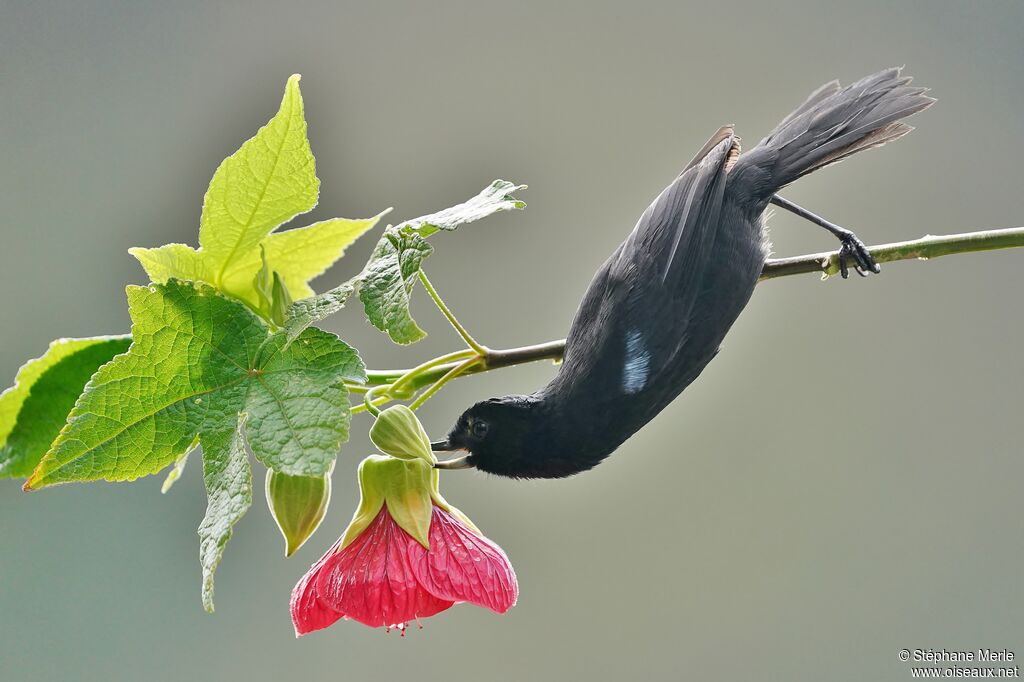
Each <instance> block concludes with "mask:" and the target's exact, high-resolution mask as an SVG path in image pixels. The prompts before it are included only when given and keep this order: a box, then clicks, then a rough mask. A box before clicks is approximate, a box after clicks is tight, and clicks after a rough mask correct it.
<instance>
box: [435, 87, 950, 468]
mask: <svg viewBox="0 0 1024 682" xmlns="http://www.w3.org/2000/svg"><path fill="white" fill-rule="evenodd" d="M924 93H925V89H924V88H916V87H911V86H910V78H908V77H904V76H901V75H900V70H899V69H887V70H885V71H882V72H880V73H877V74H874V75H872V76H868V77H867V78H864V79H862V80H860V81H857V82H856V83H854V84H853V85H850V86H847V87H845V88H840V86H839V83H837V82H832V83H827V84H826V85H823V86H822V87H820V88H818V89H817V90H815V91H814V92H813V93H811V95H810V96H809V97H808V98H807V100H806V101H805V102H804V103H803V104H801V105H800V106H799V107H797V108H796V109H795V110H794V111H793V113H791V114H790V115H789V116H787V117H786V118H785V119H783V120H782V122H781V123H779V125H778V126H777V127H776V128H775V130H773V131H772V132H771V133H770V134H769V135H768V136H767V137H766V138H764V139H763V140H761V142H759V143H758V144H757V145H756V146H755V147H754V148H753V149H751V150H750V151H748V152H745V153H743V154H740V146H739V139H738V138H737V137H736V135H735V134H734V132H733V128H732V126H725V127H723V128H722V129H721V130H719V131H718V132H717V133H715V135H714V136H713V137H712V138H711V139H710V140H709V141H708V143H707V144H706V145H705V146H704V148H703V149H701V150H700V152H698V154H697V155H696V156H695V157H694V159H693V160H692V161H691V162H690V163H689V164H688V165H687V166H686V168H684V169H683V171H682V172H681V173H680V174H679V176H678V177H677V178H676V179H675V180H674V181H673V182H672V183H671V184H670V185H669V186H668V187H667V188H665V190H664V191H662V192H661V194H659V195H658V197H657V198H656V199H655V200H654V202H653V203H652V204H651V205H650V206H648V207H647V210H646V211H644V213H643V215H641V216H640V220H639V221H637V224H636V227H634V228H633V231H632V232H631V233H630V234H629V236H628V237H626V240H625V241H624V242H622V244H621V245H620V246H619V248H618V249H616V250H615V252H614V253H613V254H612V255H611V256H610V257H609V258H608V260H607V261H605V263H604V265H602V266H601V268H600V269H599V270H598V271H597V274H596V275H595V276H594V279H593V281H592V282H591V284H590V288H589V289H588V290H587V292H586V294H585V295H584V297H583V302H582V303H581V304H580V307H579V310H578V311H577V312H576V318H575V319H574V320H573V323H572V327H571V329H570V331H569V334H568V336H567V338H566V342H565V354H564V359H563V362H562V365H561V367H560V369H559V371H558V374H557V375H556V376H555V377H554V379H553V380H552V381H551V382H550V383H549V384H548V385H547V386H545V387H544V388H542V389H540V390H539V391H537V392H535V393H533V394H531V395H511V396H505V397H502V398H492V399H490V400H485V401H482V402H479V403H477V404H475V405H473V406H472V407H470V408H469V409H468V410H466V411H465V412H464V413H463V414H462V416H460V417H459V419H458V421H457V422H456V423H455V426H454V427H453V428H452V430H451V432H450V433H449V434H448V438H447V439H446V440H444V441H442V442H438V443H433V444H432V447H433V449H434V450H436V451H450V450H467V451H468V452H469V454H468V455H466V456H463V457H460V458H458V459H454V460H450V461H449V462H442V463H440V464H439V465H438V466H441V467H445V468H463V467H476V468H478V469H481V470H483V471H487V472H491V473H494V474H499V475H502V476H510V477H514V478H555V477H561V476H570V475H572V474H575V473H577V472H580V471H585V470H587V469H590V468H592V467H593V466H595V465H596V464H598V463H599V462H600V461H601V460H603V459H604V458H605V457H607V456H608V455H609V454H611V453H612V452H613V451H614V450H615V449H616V448H617V447H618V446H619V445H621V444H622V443H623V442H624V441H625V440H626V439H627V438H629V437H630V436H631V435H633V434H634V433H635V432H636V431H637V430H639V429H640V428H641V427H643V426H644V425H645V424H646V423H647V422H648V421H650V420H651V419H652V418H654V416H655V415H657V414H658V413H659V412H660V411H661V410H662V409H664V408H665V406H666V405H668V404H669V403H670V402H671V401H672V400H673V399H674V398H675V397H676V396H677V395H679V393H680V392H681V391H682V390H683V389H684V388H686V387H687V386H688V385H689V384H690V383H691V382H692V381H693V380H694V379H696V378H697V376H698V375H699V374H700V372H701V370H703V369H704V367H705V366H706V365H707V364H708V362H710V361H711V358H713V357H714V356H715V354H716V353H717V352H718V348H719V345H720V344H721V343H722V339H723V338H724V337H725V335H726V332H728V331H729V328H730V327H731V326H732V324H733V322H735V321H736V318H737V317H738V316H739V314H740V312H741V311H742V310H743V308H744V306H746V304H747V301H748V300H749V299H750V296H751V294H752V293H753V291H754V286H755V285H756V284H757V281H758V278H759V276H760V274H761V269H762V267H763V266H764V263H765V260H766V258H767V254H768V243H767V239H766V237H765V227H764V212H765V209H766V208H767V207H768V205H769V204H775V205H776V206H779V207H781V208H784V209H786V210H790V211H793V212H794V213H796V214H798V215H800V216H802V217H804V218H807V219H808V220H810V221H812V222H814V223H816V224H818V225H820V226H821V227H824V228H825V229H827V230H829V231H830V232H831V233H833V234H834V235H835V236H836V237H838V238H839V240H840V242H841V244H842V247H841V250H840V270H841V273H842V275H843V277H846V276H847V274H848V266H849V265H850V264H852V265H853V267H854V268H855V269H856V270H857V272H858V273H859V274H861V275H864V274H866V273H867V272H878V265H877V264H876V263H875V261H874V259H873V258H872V257H871V254H870V253H868V251H867V249H866V248H865V246H864V244H863V243H862V242H861V241H860V240H859V239H857V237H856V236H855V235H854V234H853V233H852V232H850V231H849V230H845V229H843V228H841V227H839V226H838V225H834V224H833V223H830V222H828V221H826V220H824V219H822V218H819V217H818V216H816V215H814V214H813V213H810V212H809V211H807V210H805V209H802V208H800V207H799V206H796V205H795V204H792V203H791V202H789V201H786V200H785V199H783V198H781V197H779V196H778V195H777V194H776V192H778V191H779V190H780V189H781V188H783V187H785V186H786V185H788V184H789V183H791V182H793V181H794V180H796V179H797V178H799V177H801V176H803V175H806V174H807V173H810V172H812V171H815V170H817V169H819V168H822V167H824V166H827V165H829V164H832V163H836V162H837V161H841V160H843V159H845V158H846V157H848V156H850V155H852V154H855V153H857V152H859V151H861V150H863V149H869V148H871V147H877V146H880V145H882V144H885V143H886V142H889V141H891V140H895V139H896V138H899V137H902V136H903V135H905V134H906V133H908V132H910V130H911V128H910V126H908V125H906V124H904V123H902V122H901V121H900V119H903V118H905V117H907V116H910V115H911V114H914V113H916V112H918V111H921V110H922V109H925V108H926V107H928V106H930V105H931V104H932V103H933V102H934V101H935V100H933V99H932V98H931V97H928V96H926V95H925V94H924Z"/></svg>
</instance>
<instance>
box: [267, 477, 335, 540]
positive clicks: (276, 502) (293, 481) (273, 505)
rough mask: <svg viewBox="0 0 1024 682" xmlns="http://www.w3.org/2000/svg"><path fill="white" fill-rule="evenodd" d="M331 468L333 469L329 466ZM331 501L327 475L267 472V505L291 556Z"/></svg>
mask: <svg viewBox="0 0 1024 682" xmlns="http://www.w3.org/2000/svg"><path fill="white" fill-rule="evenodd" d="M332 468H333V467H332ZM330 500H331V473H330V472H327V473H326V474H324V475H322V476H290V475H288V474H283V473H281V472H279V471H274V470H272V469H270V470H268V471H267V504H268V505H269V506H270V514H271V515H272V516H273V517H274V521H276V522H277V527H278V528H279V529H280V530H281V535H283V536H284V541H285V550H284V555H285V556H291V555H292V554H294V553H295V552H296V550H298V549H299V547H301V546H302V544H303V543H304V542H305V541H306V540H307V539H308V538H309V536H311V535H312V534H313V531H315V530H316V529H317V526H319V525H320V522H321V521H323V518H324V514H326V513H327V505H328V504H329V503H330Z"/></svg>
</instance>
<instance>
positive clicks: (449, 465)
mask: <svg viewBox="0 0 1024 682" xmlns="http://www.w3.org/2000/svg"><path fill="white" fill-rule="evenodd" d="M469 457H470V456H469V455H463V456H462V457H456V458H455V459H449V460H445V461H443V462H438V463H437V464H435V465H434V468H435V469H472V468H473V464H472V463H471V462H470V461H469Z"/></svg>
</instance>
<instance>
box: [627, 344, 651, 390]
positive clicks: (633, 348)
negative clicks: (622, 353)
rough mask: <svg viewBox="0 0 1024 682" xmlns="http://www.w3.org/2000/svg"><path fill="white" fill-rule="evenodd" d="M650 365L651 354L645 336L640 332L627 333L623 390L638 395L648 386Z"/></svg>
mask: <svg viewBox="0 0 1024 682" xmlns="http://www.w3.org/2000/svg"><path fill="white" fill-rule="evenodd" d="M650 364H651V354H650V352H648V350H647V344H646V343H644V338H643V336H641V335H640V331H639V330H637V329H630V330H629V331H628V332H627V333H626V359H625V362H624V364H623V365H622V389H623V390H624V391H625V392H626V393H636V392H637V391H639V390H641V389H642V388H643V387H644V386H645V385H646V384H647V376H648V374H649V373H650Z"/></svg>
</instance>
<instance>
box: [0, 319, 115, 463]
mask: <svg viewBox="0 0 1024 682" xmlns="http://www.w3.org/2000/svg"><path fill="white" fill-rule="evenodd" d="M130 343H131V337H129V336H97V337H93V338H88V339H59V340H57V341H54V342H53V343H51V344H50V347H49V349H48V350H47V351H46V353H45V354H44V355H43V356H42V357H39V358H36V359H35V360H30V361H29V362H27V363H26V364H25V365H24V366H23V367H22V368H21V369H20V370H18V376H17V379H16V380H15V385H14V386H12V387H11V388H9V389H7V390H6V391H4V393H3V395H0V478H12V477H26V476H28V475H29V474H31V473H32V470H33V469H35V467H36V465H37V464H39V460H40V459H41V458H42V456H43V455H44V454H45V453H46V450H47V448H49V446H50V443H51V442H52V441H53V439H54V438H55V437H56V436H57V434H58V432H60V429H61V427H62V426H64V422H65V420H66V419H67V416H68V412H70V411H71V408H72V407H74V405H75V400H77V399H78V396H79V395H80V394H81V393H82V388H83V387H84V386H85V384H86V382H87V381H88V380H89V377H91V376H92V375H93V373H94V372H95V371H96V369H97V368H98V367H99V366H100V365H103V364H105V363H107V362H109V361H110V359H111V358H113V357H114V356H115V355H117V354H118V353H123V352H125V351H126V350H128V345H129V344H130Z"/></svg>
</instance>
